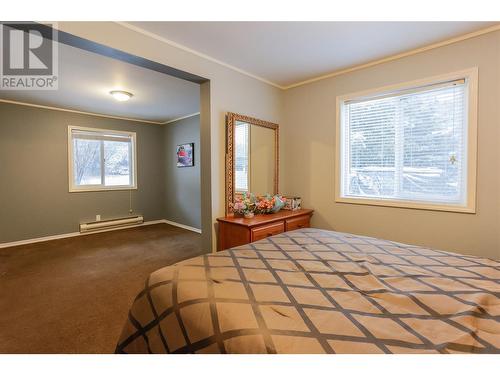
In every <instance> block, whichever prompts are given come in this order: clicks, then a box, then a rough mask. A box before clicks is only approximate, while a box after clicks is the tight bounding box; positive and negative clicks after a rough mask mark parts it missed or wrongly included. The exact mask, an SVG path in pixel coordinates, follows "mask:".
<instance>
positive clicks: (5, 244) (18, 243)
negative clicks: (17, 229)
mask: <svg viewBox="0 0 500 375" xmlns="http://www.w3.org/2000/svg"><path fill="white" fill-rule="evenodd" d="M154 224H170V225H174V226H176V227H180V228H184V229H187V230H191V231H193V232H196V233H201V230H200V229H197V228H193V227H189V226H187V225H184V224H179V223H175V222H173V221H169V220H165V219H161V220H152V221H145V222H144V223H141V224H133V225H127V226H123V227H119V228H110V229H102V230H96V231H92V232H87V233H80V232H72V233H63V234H56V235H54V236H45V237H38V238H30V239H27V240H21V241H14V242H3V243H0V249H3V248H6V247H14V246H21V245H29V244H32V243H37V242H45V241H53V240H60V239H63V238H70V237H78V236H89V235H92V234H96V233H103V232H111V231H115V230H122V229H129V228H135V227H143V226H146V225H154Z"/></svg>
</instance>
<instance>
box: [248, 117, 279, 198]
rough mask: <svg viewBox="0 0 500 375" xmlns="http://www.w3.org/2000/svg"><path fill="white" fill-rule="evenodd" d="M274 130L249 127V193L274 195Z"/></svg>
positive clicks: (254, 126)
mask: <svg viewBox="0 0 500 375" xmlns="http://www.w3.org/2000/svg"><path fill="white" fill-rule="evenodd" d="M275 148H276V146H275V130H274V129H269V128H264V127H262V126H256V125H250V191H251V192H252V193H255V194H259V195H264V194H267V193H269V194H273V193H274V174H275V168H276V167H275V163H274V162H273V161H274V157H275V152H276V150H275Z"/></svg>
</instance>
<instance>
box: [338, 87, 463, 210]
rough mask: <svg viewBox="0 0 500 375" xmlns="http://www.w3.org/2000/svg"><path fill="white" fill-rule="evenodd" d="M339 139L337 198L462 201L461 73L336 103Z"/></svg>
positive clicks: (460, 202)
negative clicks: (453, 77)
mask: <svg viewBox="0 0 500 375" xmlns="http://www.w3.org/2000/svg"><path fill="white" fill-rule="evenodd" d="M340 146H341V155H340V166H341V176H340V178H341V181H340V193H341V196H342V197H346V198H364V199H377V200H384V199H388V200H395V201H412V202H425V203H431V204H444V205H446V204H449V205H465V204H466V199H467V191H466V190H467V82H466V80H455V81H451V82H445V83H439V84H436V85H427V86H424V87H419V88H409V89H405V90H400V91H397V92H392V93H383V94H379V95H377V96H372V97H363V98H360V99H354V100H347V101H345V102H343V103H342V115H341V145H340Z"/></svg>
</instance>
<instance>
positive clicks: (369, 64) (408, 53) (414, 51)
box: [116, 22, 500, 90]
mask: <svg viewBox="0 0 500 375" xmlns="http://www.w3.org/2000/svg"><path fill="white" fill-rule="evenodd" d="M116 23H118V24H119V25H121V26H123V27H125V28H128V29H130V30H133V31H135V32H138V33H140V34H143V35H145V36H148V37H150V38H153V39H156V40H158V41H160V42H163V43H166V44H168V45H171V46H173V47H176V48H179V49H181V50H184V51H186V52H189V53H192V54H194V55H197V56H199V57H201V58H204V59H206V60H209V61H212V62H214V63H216V64H219V65H222V66H225V67H226V68H229V69H232V70H234V71H236V72H238V73H241V74H244V75H246V76H249V77H251V78H254V79H257V80H259V81H261V82H264V83H267V84H269V85H271V86H274V87H277V88H279V89H282V90H288V89H291V88H294V87H298V86H303V85H306V84H308V83H312V82H316V81H320V80H323V79H327V78H332V77H336V76H339V75H342V74H346V73H351V72H354V71H356V70H361V69H365V68H369V67H372V66H375V65H378V64H383V63H386V62H389V61H394V60H398V59H401V58H404V57H407V56H412V55H415V54H417V53H421V52H425V51H429V50H432V49H435V48H439V47H444V46H447V45H449V44H453V43H457V42H460V41H463V40H467V39H470V38H474V37H477V36H481V35H484V34H488V33H491V32H495V31H498V30H500V24H497V25H494V26H490V27H487V28H484V29H480V30H477V31H473V32H470V33H467V34H463V35H460V36H457V37H453V38H450V39H446V40H442V41H440V42H436V43H433V44H428V45H426V46H423V47H418V48H415V49H411V50H408V51H406V52H402V53H398V54H395V55H390V56H387V57H384V58H381V59H377V60H372V61H369V62H367V63H363V64H358V65H352V66H350V67H347V68H343V69H339V70H335V71H333V72H330V73H327V74H324V75H320V76H317V77H313V78H309V79H306V80H304V81H299V82H296V83H292V84H290V85H286V86H282V85H279V84H277V83H275V82H272V81H269V80H268V79H266V78H262V77H260V76H257V75H255V74H252V73H249V72H247V71H245V70H243V69H240V68H237V67H235V66H233V65H230V64H227V63H225V62H223V61H221V60H218V59H216V58H214V57H211V56H209V55H206V54H204V53H202V52H198V51H196V50H194V49H191V48H189V47H186V46H184V45H182V44H179V43H177V42H173V41H171V40H169V39H167V38H164V37H162V36H160V35H158V34H155V33H152V32H150V31H147V30H144V29H142V28H140V27H138V26H135V25H131V24H129V23H127V22H116Z"/></svg>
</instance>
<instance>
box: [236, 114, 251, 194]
mask: <svg viewBox="0 0 500 375" xmlns="http://www.w3.org/2000/svg"><path fill="white" fill-rule="evenodd" d="M234 128H235V129H234V141H235V155H234V156H235V158H234V159H235V163H234V181H235V182H234V183H235V191H236V192H248V191H249V185H250V182H249V172H248V171H249V163H250V160H249V151H250V144H249V141H250V134H249V131H250V126H249V125H248V124H247V123H245V122H236V124H235V127H234Z"/></svg>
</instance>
